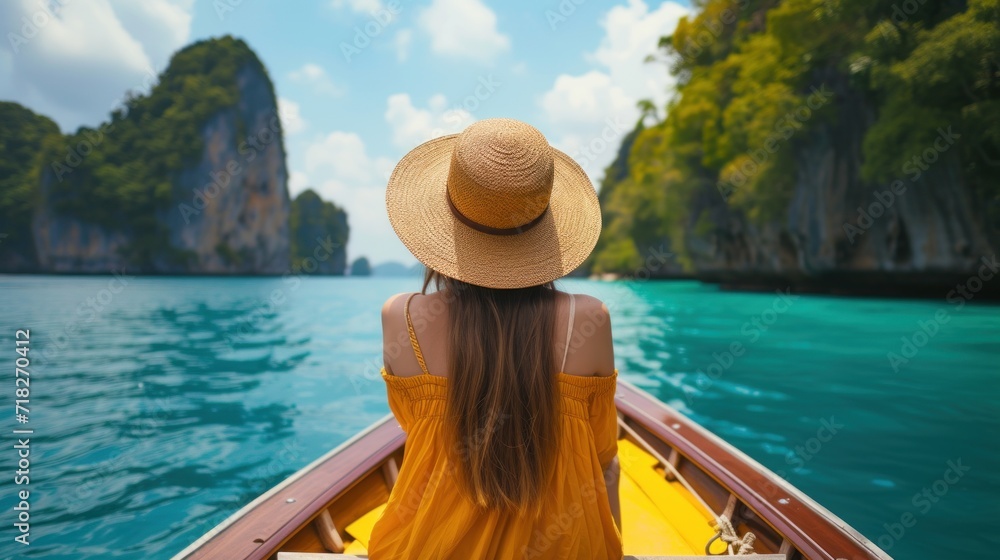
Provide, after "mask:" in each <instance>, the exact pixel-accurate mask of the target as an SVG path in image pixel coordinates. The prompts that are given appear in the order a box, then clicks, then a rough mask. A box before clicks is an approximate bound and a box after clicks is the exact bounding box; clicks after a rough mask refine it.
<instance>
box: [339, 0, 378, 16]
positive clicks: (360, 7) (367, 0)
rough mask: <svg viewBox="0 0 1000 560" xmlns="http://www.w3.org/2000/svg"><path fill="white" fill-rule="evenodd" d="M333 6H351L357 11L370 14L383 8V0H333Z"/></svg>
mask: <svg viewBox="0 0 1000 560" xmlns="http://www.w3.org/2000/svg"><path fill="white" fill-rule="evenodd" d="M332 4H333V7H334V8H336V9H338V10H339V9H341V8H350V9H351V10H354V11H355V12H363V13H366V14H370V13H372V12H374V11H377V10H379V9H381V8H382V1H381V0H333V2H332Z"/></svg>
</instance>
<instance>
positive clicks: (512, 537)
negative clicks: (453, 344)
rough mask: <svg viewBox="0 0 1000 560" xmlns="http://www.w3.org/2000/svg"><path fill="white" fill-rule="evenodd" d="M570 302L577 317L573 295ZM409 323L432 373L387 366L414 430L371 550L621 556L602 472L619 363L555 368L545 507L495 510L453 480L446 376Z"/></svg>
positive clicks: (397, 558)
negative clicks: (554, 433)
mask: <svg viewBox="0 0 1000 560" xmlns="http://www.w3.org/2000/svg"><path fill="white" fill-rule="evenodd" d="M411 297H412V296H411ZM408 303H409V301H408V300H407V304H408ZM407 308H408V305H407ZM570 310H571V312H570V315H571V319H570V324H571V325H572V311H573V302H572V300H571V304H570ZM407 326H408V327H410V328H411V336H410V338H411V342H413V346H414V352H415V353H416V354H417V361H418V362H419V363H420V366H421V368H422V369H423V371H424V373H422V374H420V375H415V376H410V377H400V376H395V375H392V374H390V373H388V372H387V371H386V369H385V368H384V367H383V368H382V372H381V373H382V379H384V380H385V383H386V389H387V393H388V399H389V407H390V408H391V410H392V412H393V414H394V415H395V417H396V420H397V421H398V422H399V425H400V426H401V427H402V429H403V430H404V431H405V432H406V434H407V438H406V450H405V452H404V455H403V463H402V465H401V466H400V468H399V477H398V478H397V480H396V483H395V485H394V486H393V489H392V492H391V494H390V496H389V501H388V503H387V505H386V507H385V510H384V511H383V512H382V515H381V516H380V517H379V519H378V521H377V522H376V523H375V525H374V527H373V528H372V533H371V538H370V541H369V543H368V555H369V558H371V559H372V560H415V559H421V560H423V559H426V560H439V559H446V558H448V559H450V558H455V559H462V560H467V559H508V558H545V559H550V558H551V559H574V560H575V559H584V558H586V559H594V560H597V559H602V560H604V559H615V560H620V559H621V558H622V538H621V532H620V531H619V530H618V526H617V525H616V524H615V521H614V518H613V516H612V513H611V507H610V505H609V502H608V495H607V488H606V485H605V481H604V470H605V468H607V466H608V465H609V464H610V463H611V460H612V459H613V458H614V457H615V455H616V454H617V452H618V439H617V415H616V411H615V403H614V397H615V387H616V386H617V378H618V371H617V370H615V372H614V374H613V375H611V376H594V377H581V376H576V375H570V374H567V373H563V372H560V373H557V374H556V378H557V385H558V390H559V398H560V418H559V430H560V436H561V437H560V441H561V444H560V447H559V450H558V452H557V455H556V460H555V465H554V468H553V470H552V471H551V477H550V480H549V483H548V485H547V491H546V495H545V496H544V497H543V502H542V508H541V513H540V515H539V516H538V517H534V516H521V517H519V516H517V515H515V514H505V513H502V512H496V511H490V510H486V509H483V508H480V507H478V506H476V505H475V504H474V503H472V502H471V501H470V500H469V499H468V497H466V496H465V495H464V494H463V492H461V491H460V490H459V488H457V487H456V485H455V481H454V479H453V476H454V475H453V472H454V470H453V469H452V468H451V467H450V465H449V460H448V457H447V454H446V448H445V446H446V442H445V441H444V438H443V437H442V428H443V425H442V418H443V416H444V412H445V398H446V396H447V389H448V379H447V378H446V377H442V376H437V375H432V374H430V373H428V372H427V371H426V365H425V364H424V363H423V357H422V356H421V354H420V351H419V345H418V344H417V343H416V337H415V335H414V334H413V332H412V325H411V323H410V321H409V314H408V313H407ZM567 340H570V337H567ZM563 364H564V365H565V358H564V359H563Z"/></svg>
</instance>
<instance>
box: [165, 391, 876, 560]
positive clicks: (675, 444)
mask: <svg viewBox="0 0 1000 560" xmlns="http://www.w3.org/2000/svg"><path fill="white" fill-rule="evenodd" d="M622 389H624V391H623V390H622ZM615 401H616V408H617V409H618V410H619V411H620V412H621V413H622V414H623V415H624V416H625V417H626V419H632V420H633V421H634V422H636V424H638V425H639V426H641V427H642V428H643V429H644V431H646V432H648V433H649V434H650V436H651V437H654V438H657V439H659V440H660V441H661V442H662V443H663V444H665V445H667V446H669V447H671V448H673V449H676V450H677V451H678V452H679V453H681V455H683V456H684V457H685V458H686V459H687V460H688V461H689V462H691V463H692V464H693V465H694V467H695V468H697V469H699V470H700V471H702V472H703V473H705V474H706V475H707V476H709V477H710V478H711V479H712V480H714V481H715V483H717V484H719V486H720V487H722V488H724V489H725V490H726V491H728V492H730V493H732V494H733V495H735V496H736V497H737V498H738V499H739V501H740V502H741V503H743V504H744V505H745V507H747V508H749V509H750V510H751V511H753V512H754V513H755V514H756V515H757V516H758V517H759V518H760V519H761V520H762V521H763V522H764V523H766V524H767V525H769V526H770V527H771V528H772V530H773V531H774V533H775V534H776V535H777V536H778V537H780V538H785V539H788V541H789V542H790V543H791V544H793V545H794V546H795V548H797V549H798V550H799V551H800V552H801V553H802V554H803V556H805V557H808V558H813V559H815V560H819V559H822V558H826V559H831V560H832V559H833V558H836V557H837V556H832V555H831V553H830V552H829V550H830V548H832V545H833V544H835V543H826V542H823V543H822V544H821V543H820V542H816V541H815V540H814V538H813V535H811V534H810V533H809V531H807V530H806V527H808V526H809V525H810V523H809V522H807V521H806V520H802V519H801V518H797V520H796V519H792V518H790V517H789V516H788V514H786V513H785V512H784V511H782V508H781V507H779V506H778V505H777V500H778V497H777V496H776V497H774V498H768V497H765V496H764V495H762V494H761V493H760V492H759V491H758V490H757V489H756V488H755V487H752V486H751V485H750V484H749V483H747V482H746V481H745V480H744V479H743V478H741V477H740V476H737V474H735V473H734V469H732V468H731V467H726V466H724V465H723V464H722V462H723V461H724V460H725V459H727V458H728V459H729V460H730V462H732V463H735V464H737V465H741V466H743V467H744V468H745V471H746V472H745V473H743V474H746V475H750V476H757V477H761V478H763V479H764V481H766V482H767V483H769V484H771V485H772V486H774V487H776V488H779V489H780V490H782V491H784V492H786V493H787V497H790V498H793V499H794V500H795V501H796V502H797V504H798V505H799V506H800V507H801V508H803V509H804V510H805V512H807V513H808V514H810V515H811V516H812V518H813V519H812V520H811V521H812V523H811V524H812V525H815V524H816V523H822V524H825V525H826V526H827V527H828V529H829V530H828V531H827V533H829V534H831V535H838V536H839V537H841V539H843V541H844V542H843V543H836V544H839V545H840V546H843V545H844V544H851V545H853V548H856V550H855V551H853V552H854V553H864V554H867V555H868V556H869V557H870V558H874V559H877V560H892V558H891V557H890V556H888V555H887V554H886V553H885V552H884V551H882V550H881V549H880V548H878V547H877V546H876V545H875V544H874V543H872V542H871V541H870V540H869V539H867V538H866V537H864V535H861V534H860V533H859V532H857V531H856V530H855V529H853V528H852V527H851V526H850V525H848V524H847V523H845V522H844V521H843V520H842V519H840V518H839V517H838V516H836V515H835V514H833V513H832V512H830V511H829V510H827V509H826V508H824V507H823V506H822V505H820V504H819V503H817V502H816V501H815V500H813V499H812V498H810V497H809V496H807V495H806V494H804V493H803V492H802V491H801V490H799V489H798V488H796V487H795V486H794V485H792V484H791V483H790V482H788V481H787V480H785V479H783V478H781V477H779V476H778V475H777V474H775V473H774V472H772V471H771V470H769V469H767V468H766V467H764V466H763V465H761V464H760V463H759V462H757V461H756V460H754V459H753V458H751V457H749V456H748V455H747V454H745V453H743V452H742V451H740V450H739V449H737V448H736V447H734V446H733V445H732V444H729V443H728V442H726V441H725V440H723V439H722V438H720V437H719V436H717V435H715V434H714V433H712V432H711V431H710V430H708V429H707V428H705V427H704V426H701V425H699V424H698V423H696V422H694V421H693V420H691V419H690V418H688V417H687V416H685V415H684V414H683V413H681V412H680V411H678V410H677V409H675V408H673V407H671V406H669V405H667V404H666V403H663V402H661V401H659V400H658V399H656V398H655V397H654V396H652V395H651V394H649V393H648V392H646V391H645V390H643V389H641V388H639V387H637V386H636V385H634V384H632V383H630V382H629V381H626V380H624V379H618V390H617V391H616V396H615ZM657 413H662V414H666V415H667V418H658V417H657ZM390 423H395V418H394V417H393V415H392V413H389V414H387V415H385V416H383V417H382V418H381V419H379V420H377V421H376V422H374V423H373V424H371V425H369V426H368V427H367V428H365V429H364V430H362V431H361V432H359V433H357V434H355V435H354V436H352V437H351V438H350V439H348V440H347V441H345V442H343V443H342V444H340V445H338V446H337V447H335V448H334V449H332V450H330V451H328V452H327V453H324V454H323V455H322V456H321V457H319V458H317V459H315V460H314V461H312V462H311V463H309V464H307V465H305V466H304V467H302V468H301V469H299V470H298V471H296V472H295V473H293V474H292V475H290V476H289V477H288V478H286V479H285V480H283V481H282V482H280V483H278V484H277V485H276V486H274V487H272V488H271V489H270V490H268V491H267V492H265V493H264V494H261V495H260V496H258V497H257V498H255V499H254V500H253V501H251V502H250V503H248V504H247V505H245V506H243V507H242V508H240V509H239V510H238V511H236V512H235V513H233V514H232V515H230V516H229V517H227V518H226V519H225V520H224V521H223V522H222V523H219V524H218V525H216V526H215V527H213V528H212V529H211V530H210V531H209V532H208V533H206V534H205V535H203V536H202V537H201V538H199V539H198V540H196V541H194V542H193V543H191V544H190V545H189V546H188V547H186V548H185V549H184V550H182V551H181V552H180V553H178V554H176V555H175V556H174V557H173V560H181V559H183V558H199V557H205V556H200V555H199V554H198V552H199V551H201V552H202V553H205V552H206V551H205V550H203V549H204V548H205V547H206V546H208V545H209V544H210V543H212V542H213V541H214V540H215V539H217V538H220V537H221V538H223V539H224V541H223V542H226V541H229V540H230V539H231V540H232V542H233V544H238V543H240V542H242V541H241V540H240V539H242V538H244V537H246V538H250V536H249V535H243V534H241V533H239V532H237V533H233V534H231V535H229V534H226V533H227V532H231V531H232V530H233V529H234V525H237V524H238V523H239V522H240V521H242V520H247V519H253V518H254V516H252V515H250V514H251V512H254V511H255V510H258V509H260V510H261V511H260V513H264V510H263V509H261V508H260V506H261V504H264V503H265V502H267V501H268V500H269V499H271V498H273V497H274V496H275V495H277V494H278V493H280V492H281V491H282V490H284V489H287V488H288V487H289V486H291V485H292V484H293V483H295V482H297V481H300V480H302V479H305V478H306V477H308V476H309V475H310V474H313V473H314V471H316V470H317V469H319V468H320V467H322V466H323V465H325V464H328V463H329V466H328V469H335V468H336V469H338V470H343V471H344V472H343V474H342V476H340V477H339V478H337V479H336V480H331V481H329V483H328V484H327V485H326V487H325V489H324V490H323V491H320V492H318V493H317V494H315V495H314V496H313V497H312V498H311V499H309V498H306V499H303V500H302V503H301V504H299V505H298V507H297V509H296V512H295V513H293V514H292V515H290V516H289V517H287V518H286V519H285V520H284V522H283V523H281V524H280V525H278V527H277V528H276V529H275V530H274V531H273V532H272V534H270V535H268V536H267V538H266V539H264V540H263V542H260V543H258V546H257V548H256V549H255V550H254V551H252V552H251V553H249V554H248V555H247V556H245V558H253V559H266V558H269V557H271V556H272V555H273V554H274V553H276V552H277V551H279V550H280V548H281V546H283V545H284V544H285V543H286V542H288V540H289V539H291V538H292V537H293V536H294V535H295V534H296V533H297V532H298V531H300V530H302V529H303V528H304V527H305V526H306V525H307V524H308V523H310V522H311V521H312V520H313V519H315V518H316V517H317V516H318V515H319V514H320V512H322V511H323V510H324V509H326V508H329V507H330V506H331V504H333V503H335V502H336V500H337V499H338V498H339V497H340V496H343V494H344V493H345V492H347V491H348V490H349V489H350V488H352V487H354V485H355V484H357V483H358V482H359V481H361V480H362V479H364V478H365V477H366V476H369V475H370V474H371V472H374V471H375V470H376V469H378V468H379V465H381V464H382V463H383V462H384V461H385V459H386V458H387V457H389V456H390V455H392V454H393V453H394V452H395V451H396V450H398V449H399V448H401V447H403V446H404V445H405V437H406V434H405V432H403V430H402V429H401V428H400V427H399V425H398V423H395V430H392V429H389V430H387V431H386V433H384V434H378V433H377V431H378V430H379V429H380V428H383V427H385V426H386V424H390ZM672 424H680V425H681V428H682V429H686V430H689V431H690V432H691V433H693V434H695V435H697V436H698V437H699V438H701V440H703V442H704V443H707V444H708V446H709V447H710V448H706V445H704V444H702V445H699V444H697V443H696V442H695V441H692V439H691V438H690V437H689V436H687V435H685V434H682V433H680V431H679V430H678V429H675V428H673V427H672ZM394 431H395V432H396V433H393V432H394ZM365 439H372V441H368V442H364V440H365ZM362 442H364V443H367V444H368V445H367V446H366V447H367V448H368V449H369V454H368V456H367V459H368V460H363V461H361V462H356V464H353V465H352V464H349V463H348V462H347V461H348V459H347V457H346V455H344V454H343V453H344V452H345V451H347V450H349V449H350V448H351V447H352V446H354V445H357V444H359V443H362ZM362 465H368V466H367V468H365V472H364V473H362V474H360V475H358V473H356V471H357V470H358V469H359V467H361V466H362ZM324 470H327V469H324ZM737 470H738V469H737ZM352 475H354V478H353V479H351V480H347V481H346V483H345V480H346V479H347V478H348V477H349V476H352ZM334 489H336V492H335V493H334V494H333V495H330V494H331V492H332V491H333V490H334ZM734 489H735V491H734ZM319 502H322V503H319ZM276 505H277V504H276ZM281 505H283V504H281ZM786 505H791V504H786ZM785 509H788V508H785ZM268 512H269V514H271V515H273V514H274V512H273V510H271V509H270V508H268ZM238 529H239V528H237V530H238ZM824 545H826V546H824ZM845 552H846V551H845Z"/></svg>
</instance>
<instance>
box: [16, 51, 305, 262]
mask: <svg viewBox="0 0 1000 560" xmlns="http://www.w3.org/2000/svg"><path fill="white" fill-rule="evenodd" d="M111 117H112V118H111V120H110V121H109V122H106V123H104V124H102V125H101V126H100V127H98V128H96V129H81V130H80V131H77V132H76V133H75V134H72V135H68V136H61V135H56V136H54V137H50V138H49V139H48V141H47V143H46V148H45V150H44V151H43V154H42V156H41V157H40V158H39V160H40V164H39V170H38V172H37V173H36V177H37V197H33V198H34V200H35V203H34V208H33V211H32V212H31V220H30V236H31V238H32V240H33V248H34V254H33V255H32V259H33V260H34V262H33V263H31V262H29V263H27V264H25V263H23V262H22V263H21V266H18V267H15V266H13V265H14V263H13V260H12V259H7V260H4V259H3V258H0V268H2V269H6V270H35V271H42V272H83V273H98V272H109V271H114V270H120V269H125V268H127V269H128V270H130V271H133V272H140V273H154V274H155V273H165V274H186V273H194V274H281V273H284V272H287V271H289V270H290V266H291V260H290V257H291V253H290V234H289V213H290V200H289V195H288V189H287V182H288V171H287V169H286V164H285V148H284V141H283V138H282V130H281V122H280V120H279V119H278V114H277V98H276V96H275V93H274V88H273V85H272V84H271V81H270V79H269V77H268V75H267V72H266V70H265V69H264V67H263V65H262V64H261V63H260V61H259V60H258V59H257V57H256V55H255V54H254V53H253V52H252V51H251V50H250V49H249V47H247V46H246V44H245V43H243V42H242V41H240V40H238V39H233V38H231V37H223V38H220V39H212V40H208V41H202V42H199V43H196V44H194V45H191V46H189V47H187V48H185V49H183V50H182V51H180V52H178V53H177V54H175V55H174V57H173V58H172V59H171V63H170V65H169V67H168V68H167V70H165V71H164V73H163V74H161V76H160V80H159V83H158V84H157V85H156V86H155V87H154V88H153V89H152V91H151V92H150V93H149V94H148V95H146V96H137V95H132V96H130V97H129V98H128V99H127V100H126V102H125V103H124V105H123V106H122V107H120V108H119V109H117V110H116V111H114V112H113V113H112V116H111ZM0 194H2V193H0ZM0 257H2V255H0Z"/></svg>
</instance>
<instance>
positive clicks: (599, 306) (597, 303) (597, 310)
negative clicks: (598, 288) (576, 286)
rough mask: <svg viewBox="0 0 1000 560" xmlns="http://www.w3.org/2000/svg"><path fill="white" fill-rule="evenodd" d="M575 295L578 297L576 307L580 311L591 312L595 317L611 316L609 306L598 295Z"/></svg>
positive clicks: (574, 295)
mask: <svg viewBox="0 0 1000 560" xmlns="http://www.w3.org/2000/svg"><path fill="white" fill-rule="evenodd" d="M573 297H574V298H575V299H576V306H577V307H576V308H577V312H578V313H579V312H581V311H582V312H583V313H584V314H589V315H591V316H595V317H597V316H603V317H610V316H611V313H610V312H609V311H608V306H607V305H605V304H604V302H603V301H601V300H599V299H597V298H596V297H594V296H591V295H588V294H573Z"/></svg>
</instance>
